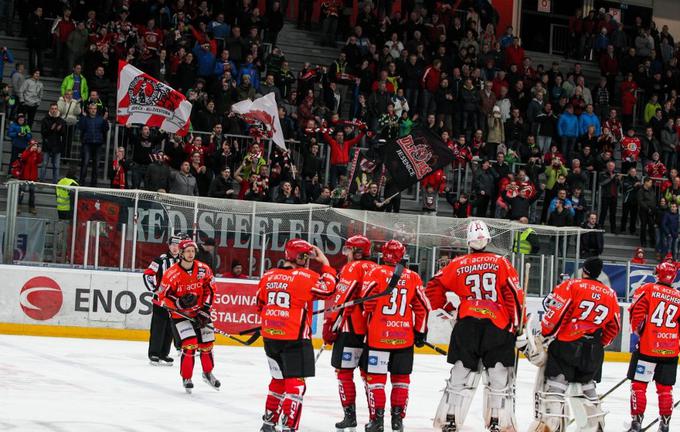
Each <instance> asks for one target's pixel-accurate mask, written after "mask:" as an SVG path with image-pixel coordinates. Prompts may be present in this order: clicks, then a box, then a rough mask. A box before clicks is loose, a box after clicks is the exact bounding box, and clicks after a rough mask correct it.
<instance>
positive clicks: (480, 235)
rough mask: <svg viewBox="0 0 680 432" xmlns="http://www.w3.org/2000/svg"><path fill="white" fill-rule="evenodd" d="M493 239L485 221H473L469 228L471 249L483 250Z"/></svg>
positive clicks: (468, 237)
mask: <svg viewBox="0 0 680 432" xmlns="http://www.w3.org/2000/svg"><path fill="white" fill-rule="evenodd" d="M490 241H491V234H490V233H489V227H488V226H486V223H484V222H483V221H479V220H477V221H472V222H470V224H469V225H468V229H467V245H468V247H469V248H470V249H472V250H476V251H481V250H484V248H486V246H487V245H488V244H489V242H490Z"/></svg>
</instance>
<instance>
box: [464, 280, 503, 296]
mask: <svg viewBox="0 0 680 432" xmlns="http://www.w3.org/2000/svg"><path fill="white" fill-rule="evenodd" d="M465 285H467V286H468V287H470V291H472V294H474V295H475V298H476V299H477V300H491V301H493V302H495V301H498V291H496V274H495V273H484V274H481V275H479V274H471V275H468V276H467V277H466V278H465Z"/></svg>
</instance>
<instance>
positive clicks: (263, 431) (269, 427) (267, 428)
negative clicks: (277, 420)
mask: <svg viewBox="0 0 680 432" xmlns="http://www.w3.org/2000/svg"><path fill="white" fill-rule="evenodd" d="M260 432H278V431H277V430H276V427H275V426H274V425H273V424H271V423H267V422H264V423H262V427H261V428H260Z"/></svg>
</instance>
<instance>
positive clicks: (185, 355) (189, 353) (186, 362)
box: [179, 337, 198, 379]
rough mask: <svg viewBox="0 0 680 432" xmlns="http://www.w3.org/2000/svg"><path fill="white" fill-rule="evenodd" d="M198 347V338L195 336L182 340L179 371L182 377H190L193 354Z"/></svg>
mask: <svg viewBox="0 0 680 432" xmlns="http://www.w3.org/2000/svg"><path fill="white" fill-rule="evenodd" d="M197 348H198V340H197V339H196V338H195V337H192V338H189V339H186V340H183V341H182V358H181V361H180V367H179V373H180V375H181V376H182V378H184V379H190V378H191V377H192V375H193V374H194V354H195V353H196V349H197Z"/></svg>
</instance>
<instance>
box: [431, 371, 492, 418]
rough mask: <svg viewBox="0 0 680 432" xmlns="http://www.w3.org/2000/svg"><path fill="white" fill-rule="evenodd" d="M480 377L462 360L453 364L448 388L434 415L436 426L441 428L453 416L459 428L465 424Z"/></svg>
mask: <svg viewBox="0 0 680 432" xmlns="http://www.w3.org/2000/svg"><path fill="white" fill-rule="evenodd" d="M480 378H481V374H480V373H479V372H475V371H473V370H470V369H468V368H466V367H465V366H463V362H462V361H457V362H456V363H455V364H454V365H453V367H452V368H451V376H450V377H449V379H448V381H446V388H445V389H444V394H443V395H442V399H441V401H440V402H439V406H438V407H437V413H436V415H435V417H434V427H435V428H437V429H439V430H441V428H442V426H444V425H446V424H448V423H449V420H448V419H451V418H453V419H454V424H455V425H456V426H458V427H459V428H460V427H461V426H463V423H465V417H467V414H468V411H469V410H470V405H471V404H472V398H473V397H474V395H475V390H477V385H478V384H479V379H480ZM447 418H448V419H447Z"/></svg>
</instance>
